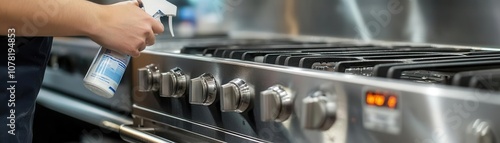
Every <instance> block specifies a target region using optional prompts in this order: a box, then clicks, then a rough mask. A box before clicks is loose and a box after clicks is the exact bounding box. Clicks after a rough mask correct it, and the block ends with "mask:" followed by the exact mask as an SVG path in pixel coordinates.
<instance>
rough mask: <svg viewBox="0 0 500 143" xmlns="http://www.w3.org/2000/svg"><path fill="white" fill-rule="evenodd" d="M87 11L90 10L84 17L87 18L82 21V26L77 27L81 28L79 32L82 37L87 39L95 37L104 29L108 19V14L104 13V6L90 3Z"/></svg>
mask: <svg viewBox="0 0 500 143" xmlns="http://www.w3.org/2000/svg"><path fill="white" fill-rule="evenodd" d="M88 10H90V11H89V12H88V13H87V14H86V15H87V16H88V18H85V19H84V21H82V23H83V26H81V27H79V28H81V31H82V33H83V35H84V36H87V37H91V38H92V37H96V36H97V35H98V34H99V32H100V31H102V30H101V28H102V27H104V25H103V24H104V23H105V20H106V19H108V18H107V17H108V14H107V13H106V11H105V10H106V9H105V5H99V4H95V3H91V2H90V4H89V6H88Z"/></svg>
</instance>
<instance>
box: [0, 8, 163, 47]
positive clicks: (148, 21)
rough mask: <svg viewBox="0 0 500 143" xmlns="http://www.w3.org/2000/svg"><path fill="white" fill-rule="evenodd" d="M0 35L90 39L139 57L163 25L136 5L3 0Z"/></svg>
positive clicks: (161, 29) (152, 42)
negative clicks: (8, 31) (81, 37)
mask: <svg viewBox="0 0 500 143" xmlns="http://www.w3.org/2000/svg"><path fill="white" fill-rule="evenodd" d="M0 2H1V3H2V4H1V5H0V35H6V34H7V29H9V28H15V29H16V35H17V36H87V37H89V38H91V39H92V40H94V41H95V42H97V43H98V44H100V45H101V46H103V47H106V48H108V49H111V50H115V51H117V52H120V53H124V54H128V55H131V56H138V55H139V51H141V50H143V49H144V47H145V46H146V45H152V44H154V40H155V38H154V34H155V33H161V32H163V30H164V29H163V25H162V24H161V23H160V22H158V21H157V20H155V19H154V18H152V17H151V16H149V15H148V14H147V13H146V12H144V11H143V10H142V9H140V8H139V7H138V6H137V5H138V4H137V2H133V1H128V2H120V3H116V4H112V5H99V4H95V3H92V2H89V1H82V0H16V1H12V0H0Z"/></svg>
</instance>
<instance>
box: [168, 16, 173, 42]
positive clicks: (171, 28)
mask: <svg viewBox="0 0 500 143" xmlns="http://www.w3.org/2000/svg"><path fill="white" fill-rule="evenodd" d="M172 19H173V17H172V16H170V15H169V16H168V29H169V30H170V34H171V35H172V37H174V28H173V27H172Z"/></svg>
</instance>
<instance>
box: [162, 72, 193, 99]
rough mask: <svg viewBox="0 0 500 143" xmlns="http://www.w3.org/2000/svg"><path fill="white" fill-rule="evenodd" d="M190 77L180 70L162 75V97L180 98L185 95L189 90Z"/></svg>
mask: <svg viewBox="0 0 500 143" xmlns="http://www.w3.org/2000/svg"><path fill="white" fill-rule="evenodd" d="M188 79H189V78H188V76H187V75H185V74H184V73H182V70H181V69H180V68H173V69H171V70H170V72H166V73H161V88H160V96H161V97H174V98H179V97H182V96H183V95H184V93H185V92H186V88H187V80H188Z"/></svg>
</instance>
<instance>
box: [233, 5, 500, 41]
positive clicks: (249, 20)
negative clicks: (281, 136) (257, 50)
mask: <svg viewBox="0 0 500 143" xmlns="http://www.w3.org/2000/svg"><path fill="white" fill-rule="evenodd" d="M289 1H290V0H273V1H268V0H251V1H243V2H242V4H240V5H239V6H238V7H237V8H234V10H233V11H231V12H228V13H226V14H228V15H229V16H231V17H232V18H233V24H235V26H234V29H233V31H234V30H236V31H262V32H271V33H282V34H291V33H290V31H289V29H288V28H286V27H288V26H289V25H290V24H288V23H289V20H287V19H289V18H287V15H289V14H287V12H284V11H286V10H287V9H288V10H289V9H291V8H287V7H286V6H290V2H289ZM293 6H295V8H293V10H294V13H295V14H294V16H296V18H295V19H296V22H297V24H296V25H297V26H298V27H297V28H298V29H300V30H299V31H298V33H296V34H298V35H313V36H327V37H340V38H350V39H361V40H365V41H369V40H383V41H401V42H415V43H436V44H451V45H467V46H481V47H499V45H500V41H499V40H497V38H496V37H498V36H500V29H499V27H498V25H500V16H499V13H500V11H499V10H498V9H497V7H498V6H500V1H494V0H484V1H451V0H439V1H436V0H379V1H373V0H315V1H294V4H293ZM256 10H257V11H256ZM294 34H295V33H294Z"/></svg>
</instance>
